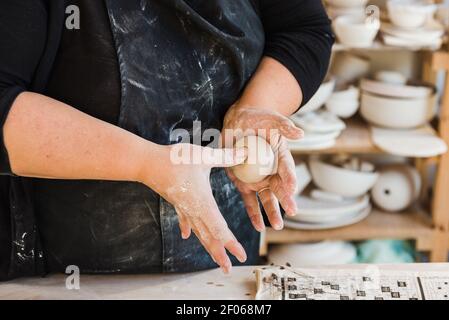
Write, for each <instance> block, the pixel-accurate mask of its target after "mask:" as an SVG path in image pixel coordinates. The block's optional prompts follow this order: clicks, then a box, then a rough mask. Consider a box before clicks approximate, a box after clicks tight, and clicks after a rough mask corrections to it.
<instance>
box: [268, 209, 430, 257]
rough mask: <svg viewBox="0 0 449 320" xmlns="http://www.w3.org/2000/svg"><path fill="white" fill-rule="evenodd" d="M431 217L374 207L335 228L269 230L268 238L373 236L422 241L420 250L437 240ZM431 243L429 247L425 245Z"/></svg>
mask: <svg viewBox="0 0 449 320" xmlns="http://www.w3.org/2000/svg"><path fill="white" fill-rule="evenodd" d="M433 235H434V234H433V228H432V224H431V221H430V216H429V215H426V214H425V213H424V212H422V211H421V210H418V209H416V210H414V211H411V212H404V213H387V212H381V211H379V210H376V209H375V210H373V212H372V213H371V215H370V216H369V217H368V218H367V219H365V220H364V221H362V222H359V223H357V224H355V225H352V226H347V227H343V228H338V229H331V230H318V231H308V230H295V229H288V228H286V229H284V230H282V231H274V230H272V229H269V230H267V234H266V240H267V242H268V243H269V244H275V243H277V244H280V243H299V242H316V241H323V240H348V241H359V240H369V239H404V240H406V239H409V240H413V239H414V240H417V241H418V242H419V243H420V248H419V249H420V250H430V249H431V248H430V246H431V244H432V241H429V239H430V240H431V239H433ZM427 246H429V248H425V247H427Z"/></svg>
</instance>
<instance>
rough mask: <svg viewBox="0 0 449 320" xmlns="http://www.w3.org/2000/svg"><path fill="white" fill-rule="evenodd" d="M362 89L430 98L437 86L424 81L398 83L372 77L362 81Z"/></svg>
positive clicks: (391, 95)
mask: <svg viewBox="0 0 449 320" xmlns="http://www.w3.org/2000/svg"><path fill="white" fill-rule="evenodd" d="M360 89H362V90H363V91H366V92H368V93H372V94H377V95H383V96H388V97H394V98H417V99H420V98H421V99H423V98H424V99H425V98H428V97H430V96H431V95H432V94H433V93H434V92H435V91H436V88H435V87H434V86H433V85H430V84H427V83H423V82H415V83H410V84H407V85H396V84H390V83H385V82H381V81H376V80H371V79H362V81H361V82H360Z"/></svg>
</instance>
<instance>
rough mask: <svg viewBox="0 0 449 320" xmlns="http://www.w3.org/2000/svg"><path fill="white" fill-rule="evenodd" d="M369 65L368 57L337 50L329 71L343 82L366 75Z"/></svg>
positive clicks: (354, 80) (350, 81) (352, 80)
mask: <svg viewBox="0 0 449 320" xmlns="http://www.w3.org/2000/svg"><path fill="white" fill-rule="evenodd" d="M370 67H371V62H370V59H369V58H367V57H364V56H359V55H355V54H353V53H349V52H339V53H338V55H337V56H336V57H335V59H334V61H333V63H332V69H331V73H332V74H333V75H334V76H336V77H337V78H338V79H342V80H343V81H345V82H349V83H352V82H356V81H357V80H358V79H360V78H362V77H364V76H366V75H367V74H368V73H369V71H370Z"/></svg>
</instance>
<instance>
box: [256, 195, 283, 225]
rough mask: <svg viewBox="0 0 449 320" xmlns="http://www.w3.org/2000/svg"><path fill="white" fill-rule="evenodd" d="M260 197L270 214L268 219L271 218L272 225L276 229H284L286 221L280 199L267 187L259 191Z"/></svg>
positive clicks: (267, 212)
mask: <svg viewBox="0 0 449 320" xmlns="http://www.w3.org/2000/svg"><path fill="white" fill-rule="evenodd" d="M259 198H260V202H262V205H263V207H264V209H265V212H266V214H267V216H268V220H270V223H271V226H272V227H273V228H274V229H275V230H282V229H283V228H284V221H283V220H282V215H281V209H280V207H279V201H278V200H277V198H276V196H275V195H274V193H273V192H272V191H271V190H269V189H267V190H264V191H262V192H261V193H259Z"/></svg>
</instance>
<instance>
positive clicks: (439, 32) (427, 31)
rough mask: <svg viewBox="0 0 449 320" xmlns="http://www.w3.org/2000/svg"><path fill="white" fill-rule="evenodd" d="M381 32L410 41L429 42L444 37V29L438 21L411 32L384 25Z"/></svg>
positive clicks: (387, 24)
mask: <svg viewBox="0 0 449 320" xmlns="http://www.w3.org/2000/svg"><path fill="white" fill-rule="evenodd" d="M380 30H381V31H382V32H383V33H386V34H389V35H391V36H393V37H398V38H402V39H408V40H412V41H427V40H429V39H439V38H441V37H442V36H443V35H444V27H443V26H442V25H441V24H440V23H439V22H437V21H434V20H432V21H429V22H427V24H426V25H425V26H423V27H421V28H416V29H414V30H413V31H410V29H408V28H401V27H398V26H395V25H393V24H391V23H382V25H381V27H380Z"/></svg>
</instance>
